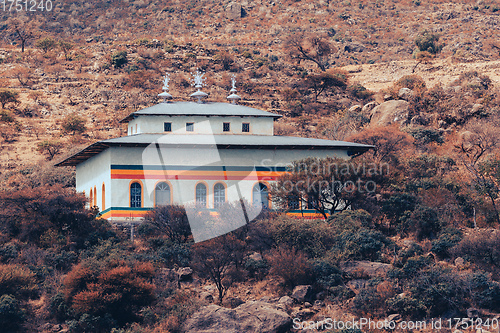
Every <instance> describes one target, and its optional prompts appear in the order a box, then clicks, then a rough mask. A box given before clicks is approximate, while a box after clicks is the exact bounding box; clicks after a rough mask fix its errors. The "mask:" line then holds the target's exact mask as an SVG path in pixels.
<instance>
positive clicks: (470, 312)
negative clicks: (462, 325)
mask: <svg viewBox="0 0 500 333" xmlns="http://www.w3.org/2000/svg"><path fill="white" fill-rule="evenodd" d="M480 315H481V314H480V313H479V310H478V309H476V308H468V309H467V317H469V318H479V316H480Z"/></svg>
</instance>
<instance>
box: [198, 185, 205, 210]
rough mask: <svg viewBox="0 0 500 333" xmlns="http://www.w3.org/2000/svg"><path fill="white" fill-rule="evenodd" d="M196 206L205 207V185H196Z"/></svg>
mask: <svg viewBox="0 0 500 333" xmlns="http://www.w3.org/2000/svg"><path fill="white" fill-rule="evenodd" d="M196 204H198V205H202V206H204V207H206V206H207V187H206V186H205V184H202V183H199V184H198V185H196Z"/></svg>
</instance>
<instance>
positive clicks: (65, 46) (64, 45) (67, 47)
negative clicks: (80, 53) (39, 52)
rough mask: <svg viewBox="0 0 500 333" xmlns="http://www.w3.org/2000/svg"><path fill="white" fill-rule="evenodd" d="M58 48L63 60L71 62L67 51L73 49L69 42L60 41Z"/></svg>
mask: <svg viewBox="0 0 500 333" xmlns="http://www.w3.org/2000/svg"><path fill="white" fill-rule="evenodd" d="M58 46H59V49H61V51H62V52H63V53H64V58H65V59H66V60H71V57H70V55H69V51H71V49H72V48H73V47H74V45H73V44H71V43H70V42H66V41H64V40H60V41H59V42H58Z"/></svg>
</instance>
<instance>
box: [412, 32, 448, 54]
mask: <svg viewBox="0 0 500 333" xmlns="http://www.w3.org/2000/svg"><path fill="white" fill-rule="evenodd" d="M439 37H440V36H439V35H438V34H435V33H432V32H430V31H428V30H424V31H422V32H421V33H420V34H419V35H418V36H417V38H415V44H416V45H417V47H418V50H419V51H421V52H424V51H425V52H429V53H430V54H434V55H436V54H438V53H439V52H441V50H442V49H443V47H444V44H438V41H439Z"/></svg>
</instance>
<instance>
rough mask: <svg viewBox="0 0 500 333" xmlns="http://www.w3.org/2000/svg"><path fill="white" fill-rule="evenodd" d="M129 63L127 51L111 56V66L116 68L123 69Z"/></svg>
mask: <svg viewBox="0 0 500 333" xmlns="http://www.w3.org/2000/svg"><path fill="white" fill-rule="evenodd" d="M127 62H128V60H127V51H120V52H116V53H113V55H112V56H111V64H112V65H113V66H115V67H116V68H120V67H122V66H123V65H125V64H126V63H127Z"/></svg>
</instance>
